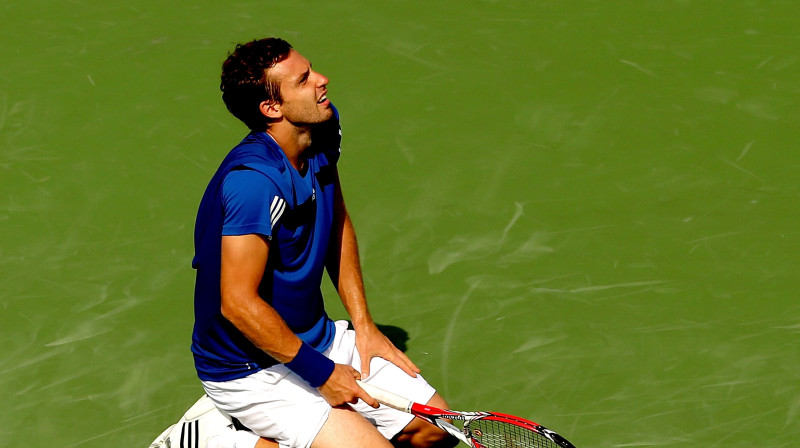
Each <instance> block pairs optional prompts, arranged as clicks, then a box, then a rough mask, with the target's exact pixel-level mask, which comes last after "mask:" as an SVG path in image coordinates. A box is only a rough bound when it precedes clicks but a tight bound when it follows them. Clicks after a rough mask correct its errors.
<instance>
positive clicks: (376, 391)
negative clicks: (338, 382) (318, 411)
mask: <svg viewBox="0 0 800 448" xmlns="http://www.w3.org/2000/svg"><path fill="white" fill-rule="evenodd" d="M357 383H358V385H359V386H361V388H362V389H364V391H365V392H366V393H368V394H369V395H370V396H371V397H372V398H374V399H376V400H378V401H379V402H380V403H382V404H384V405H386V406H389V407H391V408H395V409H397V410H399V411H403V412H407V413H409V414H413V415H414V416H415V417H417V418H421V419H423V420H425V421H427V422H429V423H432V424H434V425H436V426H438V427H439V428H441V429H443V430H445V431H447V432H448V433H450V434H451V435H453V437H456V438H457V439H458V440H460V441H462V442H464V443H466V444H467V445H469V446H471V447H472V448H558V447H562V448H575V446H574V445H572V444H571V443H569V442H568V441H567V439H565V438H563V437H561V436H560V435H558V434H556V433H555V432H553V431H551V430H549V429H547V428H545V427H544V426H542V425H540V424H538V423H534V422H532V421H530V420H525V419H523V418H519V417H514V416H513V415H507V414H497V413H494V412H458V411H450V410H446V409H439V408H435V407H433V406H428V405H424V404H419V403H414V402H413V401H410V400H407V399H405V398H403V397H401V396H398V395H395V394H393V393H391V392H388V391H385V390H383V389H380V388H377V387H375V386H371V385H369V384H365V383H362V382H361V381H357ZM445 419H447V420H455V421H461V422H463V425H462V426H463V428H461V429H460V428H458V427H456V426H454V425H453V424H451V423H449V422H448V421H446V420H445Z"/></svg>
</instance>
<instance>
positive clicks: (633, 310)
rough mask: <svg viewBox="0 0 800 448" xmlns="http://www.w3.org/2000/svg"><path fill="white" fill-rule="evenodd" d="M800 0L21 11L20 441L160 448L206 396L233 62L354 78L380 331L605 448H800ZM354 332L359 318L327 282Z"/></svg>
mask: <svg viewBox="0 0 800 448" xmlns="http://www.w3.org/2000/svg"><path fill="white" fill-rule="evenodd" d="M798 17H800V6H798V3H797V2H793V1H780V0H760V1H750V0H728V1H723V0H717V1H714V0H705V1H700V0H695V1H692V0H661V1H655V0H636V1H634V0H621V1H608V2H602V1H593V0H575V1H567V0H564V1H540V0H535V1H523V0H514V1H455V0H446V1H397V0H395V1H386V2H356V1H352V0H338V1H335V2H311V1H232V2H211V1H192V2H190V1H185V0H178V1H172V2H164V1H162V2H155V1H150V0H146V1H139V2H136V1H134V2H122V1H117V0H111V1H98V0H88V1H66V2H55V1H37V0H33V1H27V2H23V1H20V0H6V1H5V2H3V3H2V4H1V5H0V28H1V29H2V30H3V31H2V36H3V37H2V40H1V41H0V60H1V61H2V63H0V235H1V237H0V238H1V239H0V272H1V273H2V274H0V291H2V292H0V313H2V314H0V337H1V338H2V339H0V342H1V343H2V357H0V396H2V397H3V401H4V403H3V404H4V405H3V406H2V410H0V447H26V448H27V447H47V446H58V447H65V448H73V447H110V446H111V447H145V446H146V445H147V444H149V443H150V442H151V441H152V439H153V438H154V437H155V436H156V435H157V434H158V433H159V432H160V431H161V430H163V429H164V428H165V427H166V426H168V425H170V424H172V423H174V422H175V421H177V419H178V418H179V417H180V415H181V414H182V413H183V411H184V410H185V409H186V408H187V407H188V406H189V405H190V404H191V403H193V402H194V400H195V399H196V398H197V397H198V396H199V395H200V393H201V388H200V385H199V382H198V380H197V379H196V376H195V373H194V368H193V364H192V358H191V354H190V352H189V342H190V341H189V339H190V333H191V326H192V309H191V300H192V299H191V297H192V288H193V271H192V270H191V267H190V261H191V257H192V254H193V249H192V240H191V239H192V229H193V224H194V214H195V211H196V207H197V204H198V202H199V199H200V196H201V194H202V191H203V189H204V188H205V184H206V182H207V181H208V179H209V178H210V176H211V174H212V173H213V171H214V169H215V168H216V166H217V164H218V162H219V161H220V160H221V159H222V157H223V156H224V154H225V153H226V152H227V150H228V149H229V148H230V147H231V146H232V145H234V144H235V143H236V142H238V141H239V139H240V138H241V137H243V135H244V133H245V128H244V127H243V126H242V125H241V124H239V123H238V122H237V121H236V120H235V119H234V118H232V117H230V116H229V115H228V114H227V111H226V110H225V108H224V106H223V105H222V102H221V100H220V98H219V97H220V95H219V92H218V83H219V78H218V77H219V66H220V64H221V62H222V60H223V59H224V58H225V56H226V54H227V52H228V51H229V50H230V49H231V48H232V46H233V45H234V43H236V42H241V41H246V40H250V39H253V38H258V37H264V36H267V35H278V36H282V37H284V38H286V39H287V40H289V41H290V42H292V43H293V44H294V46H295V47H296V48H297V49H298V50H299V51H300V52H301V53H303V54H304V55H305V56H307V57H308V58H309V59H310V60H311V61H312V62H313V63H314V67H315V69H317V70H318V71H320V72H322V73H324V74H326V75H327V76H328V77H329V78H330V79H331V82H330V85H329V97H330V98H331V99H332V100H333V101H334V103H335V104H336V105H337V107H338V108H339V109H340V111H341V114H342V121H343V127H344V142H343V156H342V161H341V165H340V171H341V176H342V179H343V184H344V190H345V196H346V197H347V200H348V205H349V209H350V212H351V214H352V216H353V219H354V221H355V224H356V228H357V230H358V233H359V241H360V245H361V252H362V261H363V265H364V276H365V282H366V285H367V292H368V295H369V297H370V300H371V307H372V311H373V314H374V316H375V318H376V320H377V321H378V322H379V323H380V324H383V325H387V326H391V327H395V328H394V330H393V332H394V333H395V334H398V333H399V334H402V333H403V332H404V333H405V334H407V337H408V340H407V344H406V345H407V353H408V354H409V355H410V356H411V357H412V358H413V359H414V360H415V361H416V362H417V363H418V364H419V366H420V367H421V368H422V369H423V373H424V374H425V375H426V377H427V378H428V379H429V380H430V381H431V382H432V383H433V384H434V385H435V386H437V387H438V388H439V389H440V390H441V392H442V393H443V394H444V395H445V396H446V398H447V399H448V400H449V402H450V404H451V405H452V406H453V407H454V408H457V409H463V410H483V409H486V410H494V411H499V412H505V413H511V414H517V415H520V416H522V417H526V418H529V419H532V420H535V421H538V422H540V423H542V424H544V425H546V426H549V427H551V428H552V429H554V430H556V431H558V432H560V433H562V434H563V435H565V436H566V437H567V438H568V439H570V440H571V441H572V442H573V443H574V444H575V445H576V446H578V447H579V448H588V447H694V446H696V447H701V446H703V447H705V446H708V447H725V448H732V447H751V446H766V447H771V448H779V447H796V446H797V445H798V440H800V424H798V419H800V353H799V350H800V302H799V301H798V299H797V297H798V294H797V281H798V274H800V269H798V268H799V267H800V266H799V264H798V253H800V237H798V228H799V227H800V225H799V224H798V220H799V218H800V180H799V179H800V177H799V176H798V174H797V173H798V168H800V151H799V150H798V142H800V139H798V129H800V53H798V50H797V48H798V45H800V31H798V25H797V23H798ZM325 291H326V293H328V303H329V304H330V309H331V313H332V315H333V316H335V317H337V318H341V317H344V313H343V311H342V308H341V306H340V305H338V304H337V299H336V297H335V295H333V294H331V291H332V289H331V288H330V286H329V285H327V284H326V285H325Z"/></svg>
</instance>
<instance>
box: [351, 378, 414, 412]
mask: <svg viewBox="0 0 800 448" xmlns="http://www.w3.org/2000/svg"><path fill="white" fill-rule="evenodd" d="M356 383H358V385H359V386H360V387H361V388H362V389H364V392H366V393H368V394H369V395H370V396H371V397H372V398H374V399H376V400H378V402H380V403H381V404H385V405H386V406H389V407H390V408H395V409H397V410H398V411H403V412H407V413H409V414H410V413H411V405H412V404H414V403H412V402H411V401H410V400H408V399H407V398H403V397H401V396H400V395H395V394H393V393H391V392H389V391H387V390H383V389H381V388H379V387H376V386H373V385H370V384H367V383H364V382H361V381H358V380H356Z"/></svg>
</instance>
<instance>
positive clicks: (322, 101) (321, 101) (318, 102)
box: [317, 94, 328, 104]
mask: <svg viewBox="0 0 800 448" xmlns="http://www.w3.org/2000/svg"><path fill="white" fill-rule="evenodd" d="M325 101H328V95H327V94H326V95H322V97H321V98H320V99H319V101H317V104H322V103H324V102H325Z"/></svg>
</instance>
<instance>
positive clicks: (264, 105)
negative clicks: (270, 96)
mask: <svg viewBox="0 0 800 448" xmlns="http://www.w3.org/2000/svg"><path fill="white" fill-rule="evenodd" d="M258 108H259V110H260V111H261V114H262V115H264V116H265V117H267V118H269V119H271V120H277V119H278V118H281V117H282V116H283V113H282V112H281V105H280V104H278V103H277V102H274V101H262V102H261V104H259V105H258Z"/></svg>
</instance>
